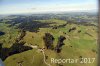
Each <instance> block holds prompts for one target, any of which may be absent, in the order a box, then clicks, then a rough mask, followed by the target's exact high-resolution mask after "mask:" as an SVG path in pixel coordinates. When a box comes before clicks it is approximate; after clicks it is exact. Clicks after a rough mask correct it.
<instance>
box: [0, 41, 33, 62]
mask: <svg viewBox="0 0 100 66" xmlns="http://www.w3.org/2000/svg"><path fill="white" fill-rule="evenodd" d="M24 44H25V43H24V42H21V43H14V44H13V45H12V46H11V47H10V48H2V45H3V44H2V43H0V58H1V59H2V60H3V61H4V60H5V59H6V58H7V57H9V56H11V55H14V54H18V53H21V52H24V51H27V50H31V49H32V48H31V47H29V46H24Z"/></svg>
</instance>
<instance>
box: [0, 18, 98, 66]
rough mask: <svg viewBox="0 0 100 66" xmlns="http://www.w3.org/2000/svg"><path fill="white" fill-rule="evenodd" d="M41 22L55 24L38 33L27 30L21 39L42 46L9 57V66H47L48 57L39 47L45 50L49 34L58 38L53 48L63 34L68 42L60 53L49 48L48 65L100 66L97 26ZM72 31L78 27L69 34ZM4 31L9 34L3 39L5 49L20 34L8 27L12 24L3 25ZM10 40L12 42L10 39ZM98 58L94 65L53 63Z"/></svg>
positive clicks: (54, 20) (52, 21) (7, 61)
mask: <svg viewBox="0 0 100 66" xmlns="http://www.w3.org/2000/svg"><path fill="white" fill-rule="evenodd" d="M36 21H40V22H41V23H52V24H49V25H50V26H51V27H46V28H43V27H40V28H39V31H38V32H30V31H26V35H25V36H24V37H23V39H21V41H23V42H25V45H29V46H30V45H32V46H38V48H33V49H32V50H28V51H25V52H22V53H18V54H14V55H12V56H9V57H8V58H7V59H6V60H5V61H4V63H5V65H6V66H18V65H20V63H21V64H22V65H23V66H47V65H46V64H45V63H44V61H43V60H44V56H43V54H42V52H40V51H39V48H43V47H45V43H44V41H43V37H44V36H45V33H50V34H51V35H52V36H53V37H54V42H53V45H54V47H56V45H57V42H58V38H59V37H60V36H61V35H62V36H64V37H65V38H66V39H65V40H64V44H65V45H63V46H62V50H61V52H60V53H57V52H55V51H54V50H50V49H46V47H45V50H44V53H45V55H46V56H48V58H47V59H46V62H47V63H48V64H50V65H51V66H60V65H62V66H96V62H97V61H96V60H97V27H96V26H85V25H81V24H75V23H71V24H70V23H68V22H67V21H64V20H58V19H49V20H36ZM71 28H75V29H73V30H71V31H69V30H70V29H71ZM0 31H3V32H5V33H6V34H5V35H2V36H0V42H1V43H3V47H10V46H11V45H12V44H13V43H14V42H15V39H16V37H18V35H19V34H20V32H19V29H15V28H14V27H8V24H5V23H0ZM9 38H10V39H9ZM80 56H81V57H83V58H96V60H95V62H94V63H86V64H85V63H83V64H81V63H77V64H76V63H73V64H70V63H65V64H60V65H59V64H53V63H51V58H58V59H59V58H60V59H64V58H65V59H66V58H72V59H73V58H76V59H79V57H80Z"/></svg>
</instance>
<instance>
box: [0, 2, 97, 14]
mask: <svg viewBox="0 0 100 66" xmlns="http://www.w3.org/2000/svg"><path fill="white" fill-rule="evenodd" d="M97 10H98V0H84V1H82V0H70V1H69V0H1V1H0V14H1V15H4V14H22V13H50V12H55V13H56V12H88V11H93V12H94V11H97Z"/></svg>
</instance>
